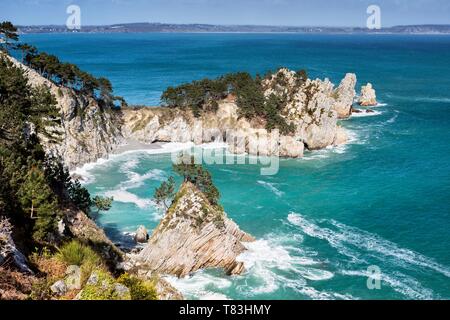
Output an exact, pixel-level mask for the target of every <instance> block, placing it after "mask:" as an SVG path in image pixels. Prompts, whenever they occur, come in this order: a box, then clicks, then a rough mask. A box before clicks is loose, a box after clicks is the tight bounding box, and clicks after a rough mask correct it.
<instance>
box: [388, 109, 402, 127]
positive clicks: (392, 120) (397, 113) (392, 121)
mask: <svg viewBox="0 0 450 320" xmlns="http://www.w3.org/2000/svg"><path fill="white" fill-rule="evenodd" d="M399 113H400V112H398V111H396V112H395V114H394V115H393V116H392V117H391V118H390V119H389V120H387V121H386V123H388V124H392V123H394V122H395V121H397V118H398V115H399Z"/></svg>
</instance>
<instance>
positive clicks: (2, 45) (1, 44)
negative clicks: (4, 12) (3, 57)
mask: <svg viewBox="0 0 450 320" xmlns="http://www.w3.org/2000/svg"><path fill="white" fill-rule="evenodd" d="M18 40H19V36H18V34H17V28H16V27H15V26H14V25H13V24H12V23H11V22H9V21H4V22H1V23H0V51H6V52H8V50H9V49H12V48H14V44H13V43H12V42H15V41H18Z"/></svg>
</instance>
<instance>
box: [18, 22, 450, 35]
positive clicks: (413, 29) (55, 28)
mask: <svg viewBox="0 0 450 320" xmlns="http://www.w3.org/2000/svg"><path fill="white" fill-rule="evenodd" d="M18 29H19V32H20V33H21V34H29V33H34V34H35V33H151V32H154V33H261V34H264V33H286V34H289V33H292V34H295V33H306V34H417V35H419V34H425V35H433V34H450V24H449V25H405V26H393V27H388V28H382V29H380V30H369V29H367V28H361V27H308V26H305V27H295V26H260V25H209V24H168V23H125V24H112V25H101V26H83V27H82V29H81V30H79V31H73V30H69V29H67V28H66V26H64V25H37V26H19V27H18Z"/></svg>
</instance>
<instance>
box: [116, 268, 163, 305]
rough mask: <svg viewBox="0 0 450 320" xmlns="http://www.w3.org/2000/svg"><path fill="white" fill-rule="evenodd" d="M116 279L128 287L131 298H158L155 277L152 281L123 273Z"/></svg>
mask: <svg viewBox="0 0 450 320" xmlns="http://www.w3.org/2000/svg"><path fill="white" fill-rule="evenodd" d="M117 281H118V282H119V283H121V284H123V285H124V286H126V287H127V288H128V289H130V295H131V300H158V293H157V291H156V279H155V280H154V281H151V280H146V281H144V280H142V279H139V278H138V277H135V276H133V275H130V274H128V273H124V274H123V275H121V276H120V277H119V279H118V280H117Z"/></svg>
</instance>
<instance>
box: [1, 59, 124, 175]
mask: <svg viewBox="0 0 450 320" xmlns="http://www.w3.org/2000/svg"><path fill="white" fill-rule="evenodd" d="M8 59H10V60H11V61H12V62H13V64H14V65H15V66H16V67H19V68H21V69H22V70H24V72H25V75H26V76H27V78H28V83H29V85H31V86H32V87H40V86H45V87H47V88H49V90H50V92H51V93H52V94H53V96H54V97H55V99H56V102H57V108H58V109H59V112H60V117H61V119H60V120H61V121H60V122H61V124H59V125H58V124H55V125H53V126H52V127H49V128H48V129H50V130H49V131H52V132H55V133H56V132H58V133H59V134H60V136H59V137H58V140H61V142H59V143H58V142H55V139H49V138H48V137H47V136H44V135H40V136H39V138H40V140H41V144H42V145H43V147H44V150H45V152H46V153H47V155H52V156H55V157H59V158H61V159H62V160H63V162H64V164H65V165H66V166H67V167H68V168H69V169H75V168H76V167H78V166H82V165H83V164H86V163H90V162H95V161H96V160H98V159H99V158H104V157H107V156H108V155H109V154H110V153H111V152H112V151H113V150H114V149H115V148H116V147H117V146H118V145H119V144H120V143H121V142H122V136H121V130H120V123H121V121H120V119H119V118H118V117H119V116H120V115H119V114H117V113H114V112H110V111H108V110H102V108H100V106H99V104H98V102H97V101H96V100H95V99H94V98H93V97H90V96H87V95H83V94H81V93H79V92H75V91H74V90H72V89H69V88H66V87H62V86H58V85H56V84H55V83H53V82H51V81H49V80H47V79H46V78H44V77H42V76H41V75H40V74H39V73H37V72H36V71H34V70H33V69H31V68H29V67H27V66H25V65H23V64H22V63H20V62H19V61H17V60H16V59H14V58H12V57H9V56H8ZM30 132H31V131H30Z"/></svg>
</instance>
